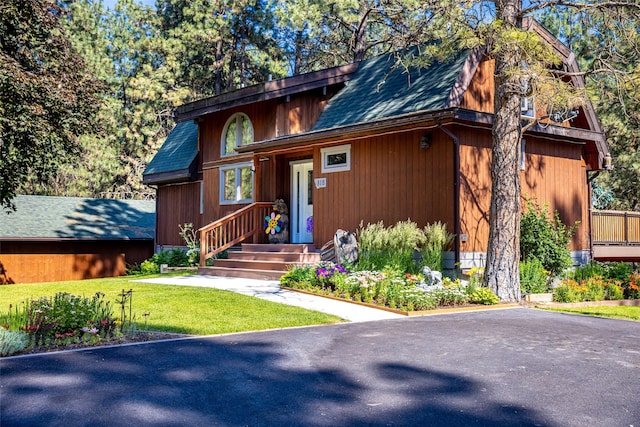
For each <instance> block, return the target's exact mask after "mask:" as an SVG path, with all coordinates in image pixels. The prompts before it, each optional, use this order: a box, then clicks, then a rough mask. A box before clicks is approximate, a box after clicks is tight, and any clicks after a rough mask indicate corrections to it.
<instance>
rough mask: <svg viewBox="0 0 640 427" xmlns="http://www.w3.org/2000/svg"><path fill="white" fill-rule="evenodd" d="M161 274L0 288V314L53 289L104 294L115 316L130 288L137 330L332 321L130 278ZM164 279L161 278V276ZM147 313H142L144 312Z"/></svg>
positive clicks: (208, 331)
mask: <svg viewBox="0 0 640 427" xmlns="http://www.w3.org/2000/svg"><path fill="white" fill-rule="evenodd" d="M149 277H161V276H159V275H156V276H123V277H111V278H104V279H89V280H76V281H64V282H48V283H27V284H16V285H5V286H0V315H3V314H5V313H7V312H8V310H9V305H10V304H11V305H13V306H14V307H15V306H16V305H18V304H22V303H24V301H25V300H27V299H37V298H39V297H44V296H53V295H55V294H56V293H58V292H68V293H70V294H73V295H78V296H85V297H92V296H93V295H95V293H96V292H102V293H104V294H105V300H106V301H110V302H111V304H112V307H113V314H114V316H116V317H119V315H120V306H119V305H118V304H116V300H117V299H118V294H119V293H121V292H122V290H123V289H124V290H125V291H128V290H129V289H133V298H132V301H133V318H134V322H135V323H137V327H138V329H143V330H153V331H164V332H177V333H183V334H193V335H213V334H224V333H231V332H245V331H258V330H265V329H274V328H286V327H296V326H310V325H322V324H332V323H337V322H340V321H341V319H340V318H339V317H336V316H332V315H329V314H324V313H320V312H316V311H311V310H307V309H304V308H300V307H293V306H289V305H284V304H278V303H274V302H270V301H265V300H262V299H259V298H256V297H250V296H246V295H240V294H237V293H234V292H230V291H224V290H219V289H214V288H201V287H188V286H174V285H159V284H149V283H137V282H131V280H136V279H141V278H149ZM162 277H165V276H162ZM146 313H148V315H145V314H146Z"/></svg>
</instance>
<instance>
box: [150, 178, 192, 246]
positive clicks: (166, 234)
mask: <svg viewBox="0 0 640 427" xmlns="http://www.w3.org/2000/svg"><path fill="white" fill-rule="evenodd" d="M156 198H157V202H156V203H157V212H158V215H157V221H156V222H157V224H156V228H157V237H156V238H157V242H156V244H157V245H158V246H184V244H185V242H184V240H183V239H182V237H180V230H179V228H178V225H179V224H186V223H192V224H193V226H194V227H195V228H200V227H202V226H203V225H204V223H203V218H202V215H200V182H190V183H187V184H177V185H166V186H161V187H158V190H157V192H156Z"/></svg>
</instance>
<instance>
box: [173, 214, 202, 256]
mask: <svg viewBox="0 0 640 427" xmlns="http://www.w3.org/2000/svg"><path fill="white" fill-rule="evenodd" d="M178 228H180V237H182V240H184V243H185V244H186V245H187V248H189V250H187V253H186V255H187V259H188V262H189V265H198V263H200V239H198V230H195V229H194V228H193V224H192V223H188V224H182V225H178Z"/></svg>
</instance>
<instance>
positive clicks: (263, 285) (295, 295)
mask: <svg viewBox="0 0 640 427" xmlns="http://www.w3.org/2000/svg"><path fill="white" fill-rule="evenodd" d="M134 282H140V283H158V284H163V285H180V286H200V287H206V288H217V289H224V290H227V291H231V292H237V293H239V294H243V295H249V296H255V297H257V298H262V299H265V300H268V301H273V302H279V303H281V304H288V305H295V306H297V307H302V308H306V309H309V310H314V311H320V312H322V313H328V314H333V315H334V316H339V317H341V318H343V319H345V320H348V321H350V322H369V321H374V320H387V319H399V318H404V317H405V316H403V315H401V314H396V313H391V312H388V311H385V310H379V309H376V308H370V307H363V306H360V305H356V304H350V303H348V302H342V301H336V300H332V299H329V298H323V297H317V296H313V295H307V294H303V293H300V292H294V291H289V290H285V289H280V283H279V282H278V281H275V280H254V279H239V278H234V277H217V276H200V275H196V276H176V277H160V278H157V279H143V280H134Z"/></svg>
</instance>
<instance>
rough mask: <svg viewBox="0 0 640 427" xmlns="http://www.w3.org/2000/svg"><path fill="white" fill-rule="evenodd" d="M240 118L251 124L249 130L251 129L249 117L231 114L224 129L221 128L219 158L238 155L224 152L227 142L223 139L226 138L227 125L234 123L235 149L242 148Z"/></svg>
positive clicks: (241, 114)
mask: <svg viewBox="0 0 640 427" xmlns="http://www.w3.org/2000/svg"><path fill="white" fill-rule="evenodd" d="M242 117H244V118H245V119H246V120H248V121H249V123H250V124H251V129H253V122H252V121H251V119H249V116H247V115H246V114H245V113H234V114H232V115H231V117H229V120H227V123H225V125H224V128H222V135H221V136H220V156H221V157H228V156H235V155H237V154H238V153H236V152H232V153H226V152H225V148H226V146H227V141H226V140H225V137H226V136H227V130H228V129H229V125H230V124H231V123H233V122H234V121H235V122H236V145H235V148H238V147H240V146H242V120H240V119H241V118H242Z"/></svg>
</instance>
